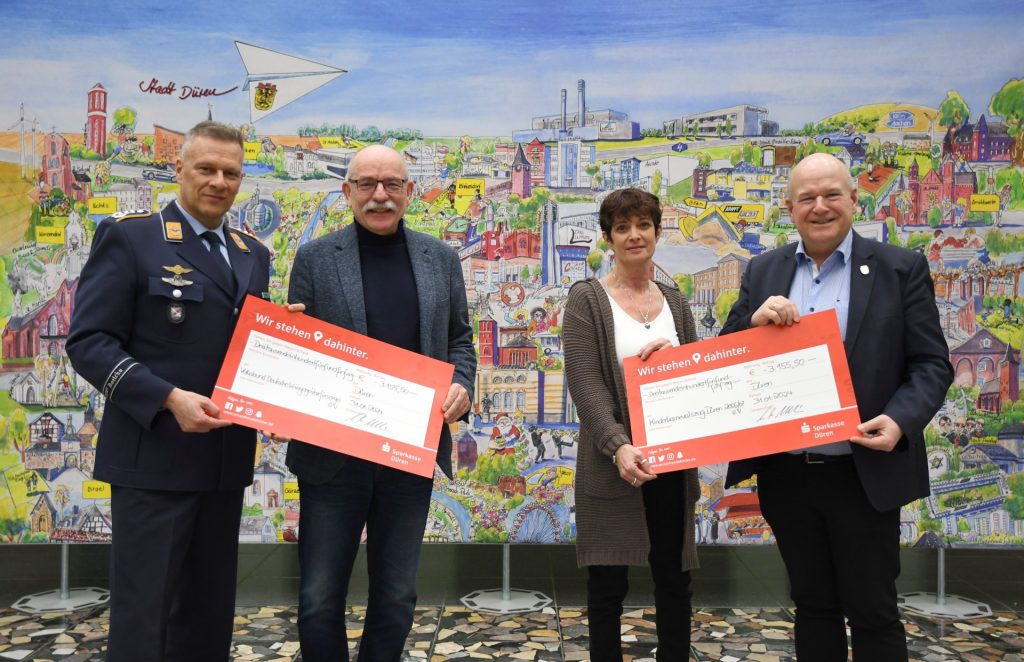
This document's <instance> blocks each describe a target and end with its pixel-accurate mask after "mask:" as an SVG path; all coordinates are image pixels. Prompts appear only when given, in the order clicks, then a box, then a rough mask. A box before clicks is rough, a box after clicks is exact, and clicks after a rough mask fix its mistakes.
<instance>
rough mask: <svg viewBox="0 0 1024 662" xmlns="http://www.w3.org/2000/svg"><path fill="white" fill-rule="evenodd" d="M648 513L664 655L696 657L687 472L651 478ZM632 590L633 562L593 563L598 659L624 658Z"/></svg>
mask: <svg viewBox="0 0 1024 662" xmlns="http://www.w3.org/2000/svg"><path fill="white" fill-rule="evenodd" d="M641 489H642V490H643V496H644V514H645V516H646V519H647V530H648V536H649V537H650V542H651V552H650V554H649V557H648V561H649V563H650V566H651V576H652V577H653V578H654V608H655V612H656V621H657V632H658V659H659V660H672V661H676V660H679V661H685V660H689V659H690V627H691V626H690V623H691V616H692V613H691V612H692V609H691V605H690V598H691V595H692V594H691V591H690V573H689V571H684V570H683V569H682V558H683V544H684V542H685V541H686V538H687V536H692V535H693V519H692V518H691V517H690V516H689V515H688V514H687V513H686V511H685V508H684V504H685V503H686V477H685V475H684V474H683V472H681V471H679V472H675V473H667V474H662V475H661V476H659V477H658V478H657V480H652V481H650V482H649V483H645V484H644V486H643V487H642V488H641ZM628 592H629V566H625V565H592V566H588V567H587V618H588V622H589V632H590V659H591V661H592V662H621V661H622V641H621V638H620V634H619V632H620V626H621V623H620V619H621V618H622V602H623V600H625V599H626V594H627V593H628Z"/></svg>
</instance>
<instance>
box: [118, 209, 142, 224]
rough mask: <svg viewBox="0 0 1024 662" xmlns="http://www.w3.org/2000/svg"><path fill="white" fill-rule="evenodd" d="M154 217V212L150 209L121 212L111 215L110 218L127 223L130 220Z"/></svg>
mask: <svg viewBox="0 0 1024 662" xmlns="http://www.w3.org/2000/svg"><path fill="white" fill-rule="evenodd" d="M152 215H153V212H152V211H150V210H148V209H131V210H128V211H119V212H117V213H116V214H111V215H110V218H112V219H114V220H115V221H117V222H118V223H120V222H121V221H126V220H128V219H129V218H145V217H146V216H152Z"/></svg>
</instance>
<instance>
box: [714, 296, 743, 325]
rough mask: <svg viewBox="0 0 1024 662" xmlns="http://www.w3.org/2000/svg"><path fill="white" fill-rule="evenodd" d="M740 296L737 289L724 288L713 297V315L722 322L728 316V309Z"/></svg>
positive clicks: (730, 308)
mask: <svg viewBox="0 0 1024 662" xmlns="http://www.w3.org/2000/svg"><path fill="white" fill-rule="evenodd" d="M739 298H740V291H739V290H726V291H725V292H722V293H721V294H719V295H718V298H717V299H715V317H717V318H718V319H719V320H721V322H722V323H723V324H725V320H726V319H728V317H729V311H730V310H732V307H733V306H734V305H735V304H736V301H737V300H738V299H739Z"/></svg>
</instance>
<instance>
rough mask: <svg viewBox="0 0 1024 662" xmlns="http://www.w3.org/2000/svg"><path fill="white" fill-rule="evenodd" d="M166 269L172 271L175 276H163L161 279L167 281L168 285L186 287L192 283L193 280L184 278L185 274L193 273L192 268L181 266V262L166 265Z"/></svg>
mask: <svg viewBox="0 0 1024 662" xmlns="http://www.w3.org/2000/svg"><path fill="white" fill-rule="evenodd" d="M164 270H165V271H170V272H171V273H172V274H174V276H172V277H170V278H166V277H165V278H161V279H160V280H162V281H163V282H165V283H167V284H168V285H173V286H174V287H185V286H186V285H191V284H192V281H190V280H185V279H184V278H182V276H183V275H185V274H187V273H192V270H191V269H186V268H185V267H183V266H181V265H180V264H176V265H174V266H173V267H167V266H165V267H164Z"/></svg>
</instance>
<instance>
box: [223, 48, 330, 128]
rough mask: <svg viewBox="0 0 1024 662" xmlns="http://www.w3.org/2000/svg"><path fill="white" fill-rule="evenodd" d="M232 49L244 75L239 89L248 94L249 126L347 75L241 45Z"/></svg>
mask: <svg viewBox="0 0 1024 662" xmlns="http://www.w3.org/2000/svg"><path fill="white" fill-rule="evenodd" d="M235 48H237V49H238V55H239V57H241V58H242V64H244V65H245V71H246V74H247V75H246V77H245V84H244V85H243V86H242V89H243V90H248V91H249V119H250V121H252V122H257V121H259V120H261V119H263V118H264V117H266V116H267V115H270V114H271V113H273V112H276V111H278V110H281V109H282V108H284V107H285V106H287V105H288V104H290V103H292V102H293V101H297V100H298V99H300V98H302V97H304V96H305V95H307V94H309V93H310V92H312V91H313V90H315V89H317V88H319V87H323V86H324V85H326V84H327V83H330V82H331V81H332V80H334V79H335V78H338V77H339V76H342V75H344V74H346V73H348V72H347V71H346V70H345V69H338V68H337V67H331V66H328V65H326V64H320V63H319V62H313V61H312V60H306V59H304V58H301V57H296V56H294V55H288V54H286V53H279V52H278V51H274V50H270V49H269V48H262V47H260V46H253V45H252V44H246V43H244V42H241V41H236V42H235Z"/></svg>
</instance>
